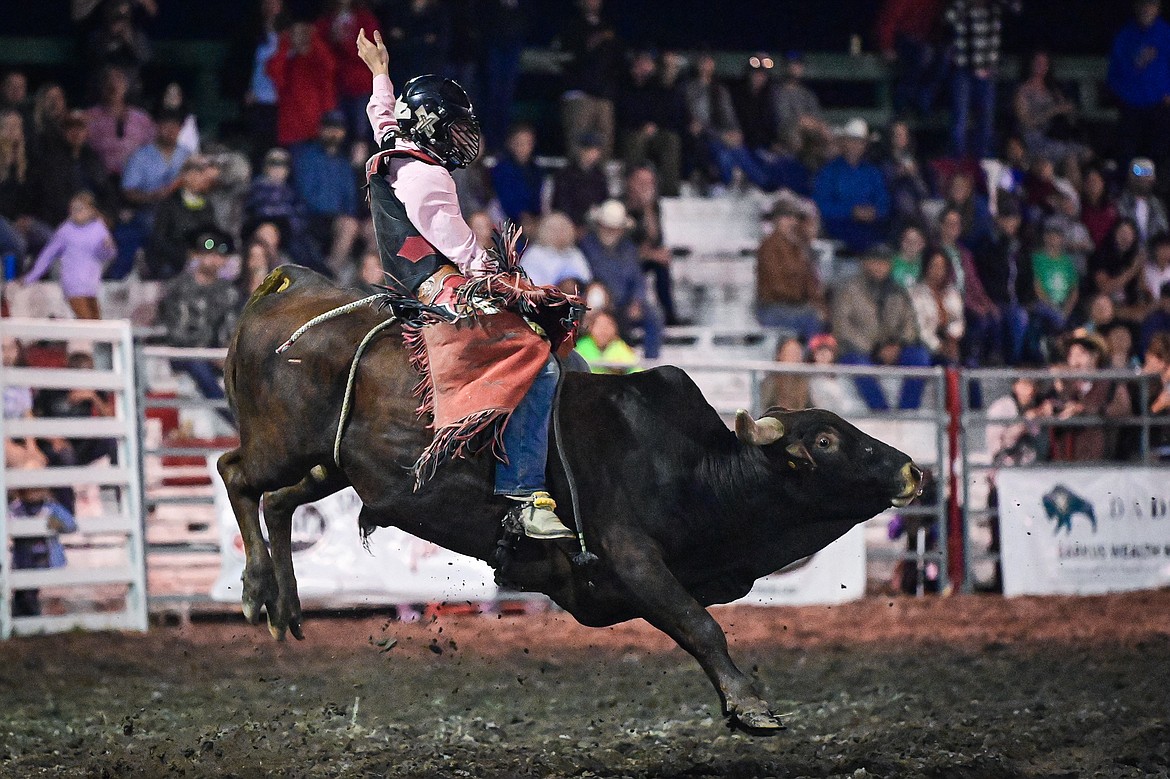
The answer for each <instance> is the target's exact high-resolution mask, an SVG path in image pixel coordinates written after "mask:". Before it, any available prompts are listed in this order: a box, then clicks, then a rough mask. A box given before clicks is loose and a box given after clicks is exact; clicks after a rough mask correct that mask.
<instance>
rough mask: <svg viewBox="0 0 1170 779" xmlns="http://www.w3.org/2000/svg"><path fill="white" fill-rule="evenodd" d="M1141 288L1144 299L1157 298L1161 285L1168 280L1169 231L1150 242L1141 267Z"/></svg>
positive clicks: (1169, 279)
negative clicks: (1144, 261) (1144, 262)
mask: <svg viewBox="0 0 1170 779" xmlns="http://www.w3.org/2000/svg"><path fill="white" fill-rule="evenodd" d="M1142 281H1143V282H1144V284H1143V287H1144V288H1143V289H1142V296H1143V298H1144V299H1145V300H1147V301H1151V300H1157V299H1158V298H1159V297H1161V295H1162V287H1163V286H1165V284H1166V283H1167V282H1170V233H1162V234H1160V235H1158V236H1156V237H1155V238H1154V239H1153V240H1152V241H1151V242H1150V250H1149V252H1148V253H1147V260H1146V264H1145V267H1143V269H1142Z"/></svg>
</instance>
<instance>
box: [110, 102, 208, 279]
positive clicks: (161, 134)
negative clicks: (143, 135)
mask: <svg viewBox="0 0 1170 779" xmlns="http://www.w3.org/2000/svg"><path fill="white" fill-rule="evenodd" d="M182 129H183V115H182V114H181V113H179V112H177V111H170V110H164V111H160V112H159V114H158V116H157V117H156V122H155V135H154V141H153V142H152V143H148V144H146V145H145V146H143V147H142V148H140V149H138V150H137V151H136V152H134V154H133V155H131V157H130V159H129V160H128V161H127V162H126V170H125V172H124V173H123V174H122V197H123V199H125V201H126V202H127V203H128V204H129V205H130V206H131V207H132V209H133V210H132V211H131V212H130V213H131V216H130V217H129V218H128V219H125V220H123V221H122V223H121V224H119V225H118V227H117V228H116V231H115V234H116V235H117V238H118V249H119V252H118V262H117V263H115V264H114V266H113V267H112V268H111V269H110V278H114V279H121V278H125V277H126V275H127V274H128V273H130V271H131V270H133V268H134V258H135V255H137V253H138V250H139V249H140V248H142V247H143V246H144V245H145V244H146V242H147V240H148V239H149V237H150V234H151V231H152V230H153V229H154V217H155V214H156V212H157V211H158V207H159V204H161V203H162V202H163V201H164V200H166V199H167V198H169V197H170V196H171V195H173V194H174V193H175V191H176V190H177V189H178V188H179V186H180V180H179V179H180V174H181V173H182V171H183V166H184V165H185V164H186V162H187V160H188V159H189V158H190V157H191V152H190V150H188V149H187V148H186V147H184V146H180V145H179V133H180V132H181V131H182ZM176 249H177V251H179V252H180V253H182V246H179V247H176Z"/></svg>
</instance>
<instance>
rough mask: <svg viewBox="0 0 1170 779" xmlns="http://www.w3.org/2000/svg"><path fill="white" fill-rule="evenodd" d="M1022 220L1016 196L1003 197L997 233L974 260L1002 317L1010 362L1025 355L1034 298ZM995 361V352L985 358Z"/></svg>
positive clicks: (1005, 353)
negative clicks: (1029, 317) (1022, 232)
mask: <svg viewBox="0 0 1170 779" xmlns="http://www.w3.org/2000/svg"><path fill="white" fill-rule="evenodd" d="M1022 225H1023V221H1022V220H1021V218H1020V207H1019V205H1018V204H1017V203H1016V201H1015V199H1014V198H1011V197H1007V196H1003V197H1001V198H1000V203H999V211H998V213H996V215H995V232H994V233H992V236H991V240H990V241H988V242H987V243H986V244H984V246H983V248H982V249H981V250H980V252H979V254H978V256H977V257H976V260H975V265H976V273H977V274H978V276H979V280H980V281H981V282H982V284H983V289H984V291H985V292H986V293H987V297H988V298H990V300H991V302H992V303H993V304H994V305H995V306H996V308H997V309H998V310H999V311H1000V313H1001V315H1002V318H1003V331H1002V332H1003V335H1002V341H1001V343H1002V349H1001V351H1002V354H1001V355H999V356H1000V357H1002V358H1003V361H1004V362H1006V363H1007V364H1008V365H1016V364H1018V363H1019V362H1020V360H1021V359H1022V357H1023V350H1024V336H1025V333H1026V332H1027V329H1028V311H1027V307H1028V305H1029V304H1030V303H1031V302H1032V299H1033V294H1034V293H1033V285H1032V258H1031V254H1030V252H1029V251H1028V249H1027V247H1026V246H1025V245H1024V243H1023V241H1022V240H1021V237H1020V228H1021V226H1022ZM985 359H986V360H987V361H989V362H994V360H995V359H996V355H994V354H992V355H988V356H987V357H986V358H985Z"/></svg>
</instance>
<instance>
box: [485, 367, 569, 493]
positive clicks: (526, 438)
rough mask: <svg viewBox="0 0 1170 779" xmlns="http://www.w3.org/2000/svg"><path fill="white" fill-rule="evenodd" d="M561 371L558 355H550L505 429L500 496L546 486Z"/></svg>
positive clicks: (498, 484)
mask: <svg viewBox="0 0 1170 779" xmlns="http://www.w3.org/2000/svg"><path fill="white" fill-rule="evenodd" d="M560 374H561V369H560V366H559V365H558V364H557V358H556V357H554V356H553V355H551V354H550V355H549V358H548V362H546V363H545V365H544V369H543V370H542V371H541V372H540V373H538V374H537V375H536V378H535V379H534V380H533V382H532V386H531V387H529V388H528V393H527V394H525V395H524V399H523V400H521V401H520V405H518V406H516V410H515V411H513V412H512V418H511V419H509V420H508V426H507V427H505V428H504V453H505V455H506V456H507V458H508V462H506V463H502V462H500V463H496V494H497V495H531V494H532V493H534V492H536V491H537V490H543V489H544V473H545V470H546V469H547V468H548V425H549V422H550V421H551V419H552V405H553V398H554V397H555V396H556V392H557V379H558V377H559V376H560Z"/></svg>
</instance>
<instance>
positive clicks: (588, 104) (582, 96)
mask: <svg viewBox="0 0 1170 779" xmlns="http://www.w3.org/2000/svg"><path fill="white" fill-rule="evenodd" d="M602 5H603V0H583V1H582V2H581V3H578V4H577V9H578V11H579V13H578V14H577V15H576V16H575V17H574V18H573V19H572V20H571V21H569V23H568V24H567V25H566V26H565V28H564V30H563V32H562V34H561V36H560V38H559V43H560V47H561V49H563V50H564V51H565V52H566V53H567V54H568V61H567V62H566V63H565V65H564V68H565V76H564V88H565V91H564V93H563V94H562V95H561V122H562V124H563V126H564V138H565V143H566V145H568V146H569V153H570V154H573V153H574V152H575V151H576V150H575V149H574V148H573V144H575V143H576V142H577V139H578V138H580V137H581V135H582V134H584V133H587V132H594V133H597V134H598V135H599V136H601V142H602V151H603V154H602V156H603V157H605V158H607V159H608V158H609V157H610V156H611V155H612V154H613V128H614V96H615V93H616V91H617V85H618V84H619V83H621V72H622V67H623V62H624V45H623V43H622V41H621V39H620V38H619V37H618V35H617V31H616V30H615V29H614V25H613V24H612V23H611V22H610V21H609V20H607V19H605V18H603V17H602ZM488 140H489V141H491V142H492V144H493V145H494V144H498V143H499V142H500V141H499V139H498V138H489V139H488Z"/></svg>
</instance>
